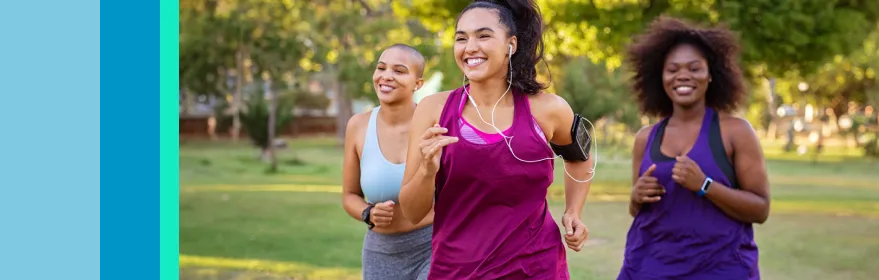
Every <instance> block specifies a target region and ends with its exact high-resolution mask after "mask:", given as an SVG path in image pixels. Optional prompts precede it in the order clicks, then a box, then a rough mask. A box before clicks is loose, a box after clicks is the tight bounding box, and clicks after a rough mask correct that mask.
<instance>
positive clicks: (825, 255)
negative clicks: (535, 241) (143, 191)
mask: <svg viewBox="0 0 879 280" xmlns="http://www.w3.org/2000/svg"><path fill="white" fill-rule="evenodd" d="M290 144H291V147H290V148H289V149H286V150H283V151H281V152H280V154H279V159H280V172H279V173H278V174H271V175H269V174H266V173H265V169H266V165H265V164H263V163H260V162H259V161H257V159H256V157H257V151H255V150H254V149H252V148H250V147H249V146H247V145H246V143H242V144H233V143H228V142H187V143H184V144H181V145H180V185H181V186H180V254H181V257H180V258H181V260H180V265H181V270H180V276H181V279H291V278H292V279H359V278H360V276H359V269H360V245H361V243H362V241H363V234H364V232H365V228H364V226H363V225H362V223H359V222H357V221H355V220H353V219H351V218H350V217H348V216H347V214H346V213H345V212H344V210H342V207H341V205H340V202H341V200H340V195H339V191H340V190H341V187H340V184H341V178H342V173H341V163H342V159H341V151H340V150H339V149H338V148H337V147H336V146H335V140H333V139H307V140H295V141H292V142H290ZM765 146H766V155H767V157H769V158H770V159H769V160H768V168H769V171H770V180H771V182H772V187H771V191H772V213H771V215H770V218H769V221H767V223H766V224H764V225H760V226H757V227H756V231H757V232H756V235H757V239H758V240H757V242H758V245H759V246H760V249H761V251H760V266H761V271H762V274H763V276H764V279H791V280H794V279H797V280H799V279H875V276H876V275H879V266H876V265H875V258H876V257H879V234H877V232H879V183H876V182H877V181H879V163H874V162H869V161H865V160H861V159H859V158H858V156H857V153H858V151H857V150H855V149H853V148H852V149H841V148H839V149H835V148H834V149H828V151H827V154H826V155H824V156H822V158H821V159H820V161H819V162H818V163H816V164H813V163H812V162H810V158H809V157H799V156H796V155H789V154H784V153H781V152H780V151H779V149H778V147H779V146H780V144H777V143H767V144H765ZM625 150H626V149H616V150H615V149H609V148H604V147H602V150H601V152H602V155H605V157H603V159H602V160H601V161H600V162H599V166H598V171H597V172H598V173H597V177H596V179H595V181H594V182H593V189H592V192H591V193H590V199H589V203H587V205H586V209H585V213H584V219H585V222H586V224H587V225H588V226H589V229H590V240H591V241H590V242H591V243H590V246H588V247H587V248H586V249H585V250H584V251H583V252H580V253H575V252H573V251H569V253H568V261H569V265H570V270H571V274H572V277H573V279H615V277H616V273H617V271H618V270H619V267H620V264H621V262H622V252H623V247H624V243H625V235H626V231H627V229H628V226H629V224H630V223H631V221H632V219H631V217H629V216H628V213H627V210H626V199H627V198H628V188H629V184H630V182H629V181H630V178H629V176H631V175H630V172H631V170H630V168H631V161H630V158H629V157H628V156H627V155H626V153H625ZM556 169H557V173H556V181H557V182H559V183H560V182H561V181H562V178H563V177H562V176H564V175H563V173H562V169H561V168H560V166H558V168H556ZM550 195H551V202H552V209H551V211H552V213H553V215H554V216H555V217H556V218H557V219H558V217H559V214H560V213H561V212H562V210H563V207H564V201H563V200H562V196H563V188H562V186H561V185H554V186H553V187H552V189H551V192H550ZM870 275H873V276H870Z"/></svg>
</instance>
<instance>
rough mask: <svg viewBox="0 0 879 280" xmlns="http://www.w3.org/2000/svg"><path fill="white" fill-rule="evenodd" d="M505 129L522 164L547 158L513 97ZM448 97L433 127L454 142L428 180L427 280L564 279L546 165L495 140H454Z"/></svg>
mask: <svg viewBox="0 0 879 280" xmlns="http://www.w3.org/2000/svg"><path fill="white" fill-rule="evenodd" d="M513 97H514V98H513V100H514V101H513V104H514V111H513V112H514V113H513V116H514V119H513V125H512V126H511V127H510V129H509V130H507V132H508V135H507V136H512V137H513V138H512V142H511V145H512V147H513V151H514V152H515V153H516V155H517V156H518V157H519V158H521V159H524V160H537V159H542V158H547V157H552V156H553V153H552V150H551V149H550V148H549V145H548V144H547V143H546V139H545V138H544V137H543V136H541V135H540V133H538V132H537V131H535V130H534V129H533V128H534V126H535V125H536V123H535V122H534V120H533V118H532V117H531V110H530V108H529V106H528V99H527V96H526V95H524V94H520V93H517V92H515V91H514V93H513ZM464 98H466V96H464V90H463V88H459V89H457V90H455V91H453V92H452V93H451V94H450V95H449V98H448V100H447V101H446V104H445V106H444V108H443V112H442V115H441V116H440V121H439V122H440V125H441V126H443V127H445V128H447V129H448V130H449V133H448V134H447V135H449V136H456V137H459V138H460V141H458V142H457V143H455V144H452V145H449V146H447V147H446V148H445V149H444V150H443V153H442V158H441V166H440V169H439V172H438V173H437V175H436V193H435V204H434V212H435V215H434V224H433V227H434V229H433V230H434V231H433V241H432V244H433V253H432V258H431V266H430V275H429V276H428V279H569V275H568V267H567V263H566V261H565V259H566V255H565V247H564V244H563V243H562V238H561V232H560V230H559V227H558V225H556V223H555V221H554V219H553V218H552V215H550V213H549V208H548V205H547V201H546V194H547V189H548V188H549V185H550V184H551V183H552V181H553V168H554V167H553V161H552V160H545V161H541V162H537V163H524V162H521V161H519V160H517V159H516V158H515V157H513V155H512V154H511V153H510V150H509V148H508V147H507V145H506V144H505V142H504V141H503V140H501V141H497V142H492V143H481V144H480V143H475V142H471V141H468V140H467V138H463V137H461V131H462V122H461V114H460V107H459V106H456V105H459V104H460V102H461V101H462V99H464Z"/></svg>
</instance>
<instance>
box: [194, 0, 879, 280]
mask: <svg viewBox="0 0 879 280" xmlns="http://www.w3.org/2000/svg"><path fill="white" fill-rule="evenodd" d="M537 2H538V3H539V4H540V7H541V9H542V12H543V15H544V19H545V25H546V31H545V35H544V36H545V40H546V42H547V44H546V64H541V65H539V67H538V70H539V71H540V76H541V79H542V80H543V81H549V82H551V84H550V89H549V90H548V91H549V92H551V93H555V94H559V95H561V96H563V97H564V98H565V99H566V100H567V101H568V102H569V104H570V105H571V106H572V107H573V109H574V111H575V112H578V113H581V114H582V115H584V116H586V117H587V118H589V119H590V120H592V121H593V122H595V125H596V131H595V132H594V133H595V135H596V138H597V140H598V145H599V154H598V157H599V162H600V163H599V166H598V170H597V176H596V179H595V180H594V181H593V184H592V190H591V192H590V194H589V199H588V203H587V204H586V207H585V211H584V213H583V217H584V221H585V222H586V224H587V225H588V226H589V229H590V241H589V243H588V245H587V247H586V248H585V249H584V250H583V252H580V253H574V252H573V251H569V254H568V261H569V264H570V271H571V275H572V277H573V279H615V276H616V273H617V271H618V270H619V267H620V264H621V262H622V253H623V247H624V242H625V235H626V231H627V229H628V226H629V225H630V223H631V220H632V218H631V217H630V216H629V215H628V212H627V208H626V205H627V204H626V203H627V200H628V193H629V189H630V184H631V182H630V181H631V178H630V176H631V173H630V172H631V170H630V169H631V155H630V153H631V147H632V136H633V134H634V132H635V131H637V129H639V128H640V127H642V126H643V125H645V124H648V123H652V122H655V121H656V120H655V119H648V118H642V117H641V116H639V114H638V108H637V105H636V103H635V102H634V99H633V95H632V91H631V90H630V88H629V86H630V85H629V77H630V75H631V73H630V72H629V71H628V70H627V69H626V66H625V65H624V64H623V61H624V60H625V57H624V50H625V46H626V44H627V43H628V42H630V40H631V37H632V36H633V35H634V34H637V33H639V32H641V31H643V30H644V28H645V26H646V25H647V24H649V23H650V22H651V21H652V20H654V19H655V18H657V17H658V16H660V15H669V16H676V17H680V18H685V19H687V20H690V21H693V22H698V23H703V24H708V25H714V24H719V23H721V24H726V25H728V26H729V27H730V28H731V29H733V30H734V31H736V32H737V33H738V35H739V36H740V38H741V42H742V46H743V54H742V58H741V63H742V67H743V69H744V70H745V72H746V76H747V79H748V92H749V93H750V95H749V97H748V100H747V104H746V106H743V107H742V108H741V110H740V112H738V114H739V115H740V116H742V117H745V118H747V119H748V120H749V121H750V122H751V124H752V125H753V126H754V127H755V129H756V130H757V131H758V135H759V136H760V138H761V143H762V145H763V147H764V152H765V155H766V158H767V166H768V169H769V176H770V182H771V195H772V209H771V214H770V218H769V220H768V221H767V222H766V223H765V224H763V225H758V226H756V238H757V242H758V245H759V246H760V249H761V251H760V265H761V271H762V274H763V276H764V279H771V280H774V279H791V280H794V279H797V280H798V279H875V276H876V275H879V266H876V265H875V258H876V257H879V234H877V232H879V184H877V183H876V182H877V180H879V161H877V159H879V143H877V138H879V128H877V111H879V110H877V109H879V107H877V106H879V85H877V74H879V73H877V71H879V25H877V20H879V1H874V0H860V1H858V0H665V1H663V0H592V1H577V0H570V1H564V0H537ZM468 3H469V1H442V0H393V1H389V0H385V1H378V0H359V1H358V0H314V1H293V0H181V1H180V10H179V12H180V14H179V16H180V34H179V37H180V46H179V47H180V69H179V79H180V87H179V90H180V102H179V104H180V106H179V108H180V110H179V120H180V240H179V241H180V277H181V279H359V278H360V275H359V273H360V248H361V247H360V246H361V243H362V240H363V234H364V232H365V230H366V228H365V226H364V225H363V224H362V223H361V222H358V221H356V220H354V219H351V218H350V217H348V215H347V214H346V213H345V212H344V210H343V209H342V207H341V196H340V191H341V178H342V176H341V163H342V152H341V147H342V142H341V139H343V133H344V127H345V123H346V121H347V120H348V118H349V117H350V116H352V115H353V114H355V113H359V112H364V111H366V110H369V109H371V108H372V107H373V106H375V105H376V104H377V101H376V97H375V93H374V92H373V90H372V87H371V76H372V69H373V68H374V67H375V65H374V62H375V59H376V58H377V57H378V54H380V52H381V50H382V48H383V47H386V46H389V45H391V44H393V43H406V44H410V45H413V46H415V47H416V48H417V49H418V50H420V51H421V52H422V53H423V54H424V55H425V57H426V58H427V59H428V61H427V69H426V72H425V77H424V78H425V82H426V83H425V86H424V87H423V88H422V89H421V90H420V91H419V92H417V94H416V98H417V99H420V98H422V97H423V96H425V95H429V94H433V93H435V92H437V91H442V90H450V89H454V88H457V87H459V86H461V81H462V78H463V76H462V75H461V73H460V70H458V68H457V66H456V64H455V61H454V57H453V55H452V44H453V38H452V35H453V31H454V30H453V29H454V19H455V17H456V16H457V15H458V13H459V11H461V10H462V9H463V8H464V7H465V6H466V5H467V4H468ZM559 164H560V163H559V162H557V168H556V183H555V184H554V185H553V186H552V187H551V189H550V197H549V199H550V203H551V206H552V208H551V211H552V213H553V215H554V216H555V217H560V213H561V212H562V209H563V207H564V200H563V194H564V192H563V187H562V178H563V177H562V176H564V175H563V173H562V169H561V168H560V165H559Z"/></svg>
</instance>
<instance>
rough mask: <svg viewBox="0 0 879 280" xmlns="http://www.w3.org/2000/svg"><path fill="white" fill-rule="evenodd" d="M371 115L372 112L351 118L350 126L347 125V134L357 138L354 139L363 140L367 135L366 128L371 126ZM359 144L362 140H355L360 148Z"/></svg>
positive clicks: (349, 120) (358, 114)
mask: <svg viewBox="0 0 879 280" xmlns="http://www.w3.org/2000/svg"><path fill="white" fill-rule="evenodd" d="M370 114H372V111H371V110H370V111H366V112H362V113H357V114H354V115H353V116H351V118H349V119H348V124H347V125H345V134H346V135H351V136H357V137H356V138H354V139H363V135H365V133H366V126H367V125H368V124H369V116H370ZM346 138H347V137H346ZM359 142H360V140H355V143H357V144H358V146H359Z"/></svg>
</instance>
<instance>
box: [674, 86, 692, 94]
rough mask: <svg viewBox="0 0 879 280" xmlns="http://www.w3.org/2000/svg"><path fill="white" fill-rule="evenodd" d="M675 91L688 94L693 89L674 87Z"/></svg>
mask: <svg viewBox="0 0 879 280" xmlns="http://www.w3.org/2000/svg"><path fill="white" fill-rule="evenodd" d="M675 91H677V92H680V93H690V92H692V91H693V87H688V86H680V87H676V88H675Z"/></svg>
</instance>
